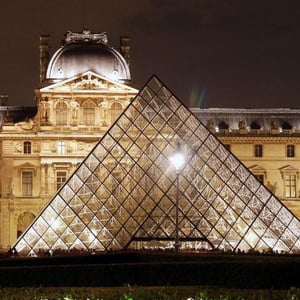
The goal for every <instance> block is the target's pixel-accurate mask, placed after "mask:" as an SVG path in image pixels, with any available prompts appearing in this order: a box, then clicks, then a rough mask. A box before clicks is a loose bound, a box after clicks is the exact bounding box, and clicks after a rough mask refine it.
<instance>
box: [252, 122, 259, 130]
mask: <svg viewBox="0 0 300 300" xmlns="http://www.w3.org/2000/svg"><path fill="white" fill-rule="evenodd" d="M260 128H261V127H260V125H259V124H258V123H257V122H256V121H253V122H252V123H251V124H250V129H254V130H259V129H260Z"/></svg>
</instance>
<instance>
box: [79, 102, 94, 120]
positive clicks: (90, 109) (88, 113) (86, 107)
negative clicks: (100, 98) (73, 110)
mask: <svg viewBox="0 0 300 300" xmlns="http://www.w3.org/2000/svg"><path fill="white" fill-rule="evenodd" d="M82 107H83V124H85V125H95V104H94V103H93V102H91V101H88V102H85V103H84V104H83V106H82Z"/></svg>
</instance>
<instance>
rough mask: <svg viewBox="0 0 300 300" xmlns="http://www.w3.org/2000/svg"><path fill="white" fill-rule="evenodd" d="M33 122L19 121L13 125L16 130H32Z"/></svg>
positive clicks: (27, 120)
mask: <svg viewBox="0 0 300 300" xmlns="http://www.w3.org/2000/svg"><path fill="white" fill-rule="evenodd" d="M34 125H35V124H34V121H33V120H32V119H31V118H29V119H26V120H25V121H21V122H18V123H16V124H15V127H16V128H19V129H22V130H32V129H33V127H34Z"/></svg>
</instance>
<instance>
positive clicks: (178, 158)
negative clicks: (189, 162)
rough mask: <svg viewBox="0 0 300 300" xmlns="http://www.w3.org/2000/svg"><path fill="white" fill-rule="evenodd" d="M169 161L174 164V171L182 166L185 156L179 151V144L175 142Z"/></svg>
mask: <svg viewBox="0 0 300 300" xmlns="http://www.w3.org/2000/svg"><path fill="white" fill-rule="evenodd" d="M170 161H171V163H172V164H173V165H174V166H175V168H176V171H178V170H180V169H181V168H182V166H183V165H184V162H185V158H184V155H183V154H182V152H181V147H180V144H177V148H176V150H175V152H174V154H173V156H171V157H170Z"/></svg>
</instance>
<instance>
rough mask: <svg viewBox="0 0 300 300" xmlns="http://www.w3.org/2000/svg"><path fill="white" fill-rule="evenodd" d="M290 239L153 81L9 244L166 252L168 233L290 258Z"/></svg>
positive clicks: (240, 169) (293, 243)
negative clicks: (179, 158)
mask: <svg viewBox="0 0 300 300" xmlns="http://www.w3.org/2000/svg"><path fill="white" fill-rule="evenodd" d="M179 143H180V145H181V149H182V152H183V154H184V156H185V164H184V166H183V167H182V169H181V171H180V173H179V174H178V173H177V172H176V170H175V169H174V167H173V166H172V165H171V164H170V157H171V156H172V154H173V153H174V151H175V149H176V147H177V145H178V144H179ZM177 175H178V181H177V179H176V178H177ZM177 184H178V185H177ZM177 188H178V189H177ZM176 200H178V205H176ZM176 215H177V216H176ZM176 218H177V220H176ZM299 233H300V222H299V220H298V219H297V218H296V217H295V216H294V215H293V214H292V213H291V212H290V211H289V210H288V209H287V208H286V207H285V206H284V205H283V204H282V203H281V202H280V201H279V200H278V199H277V198H276V197H275V196H274V195H273V194H272V193H271V192H270V191H269V190H268V189H267V188H266V187H265V186H264V185H262V184H261V183H260V182H259V181H258V180H257V179H256V178H255V177H254V175H252V173H251V172H250V171H249V170H248V169H247V168H246V167H245V166H244V165H243V164H242V163H241V162H240V161H239V160H238V159H237V158H236V157H235V156H234V155H233V154H232V153H230V152H229V151H228V150H227V149H226V148H225V147H224V145H223V144H222V143H221V142H220V141H219V140H218V139H217V138H216V137H215V136H214V135H213V134H212V133H210V132H209V131H208V130H207V128H206V127H205V126H204V125H203V124H202V123H201V122H200V121H199V120H198V119H197V118H196V117H195V116H194V115H193V114H192V113H191V112H190V111H189V109H187V108H186V107H185V106H184V105H183V104H182V103H181V102H180V101H179V100H178V99H176V97H175V96H174V95H173V94H172V93H171V92H170V91H169V90H168V89H167V88H166V87H165V86H164V85H163V83H162V82H160V81H159V79H158V78H157V77H155V76H153V77H152V78H151V79H150V80H149V81H148V83H147V84H146V85H145V87H144V88H143V89H142V90H141V91H140V93H139V94H138V95H137V96H136V97H135V99H134V100H133V101H132V103H131V104H130V105H129V106H128V107H127V109H126V110H125V111H124V112H123V113H122V115H121V116H120V117H119V118H118V119H117V120H116V122H115V123H114V124H113V125H112V127H111V128H110V129H109V130H108V132H107V133H106V134H105V135H104V136H103V137H102V138H101V140H100V141H99V142H98V143H97V145H96V146H95V147H94V148H93V150H92V151H91V152H90V153H89V155H88V156H87V157H86V158H85V159H84V161H83V162H82V163H81V165H80V166H79V167H78V168H77V170H76V171H75V172H74V174H73V175H72V176H71V177H70V178H69V179H68V181H67V182H66V183H65V184H64V186H63V187H62V188H61V189H60V190H59V191H58V192H57V194H56V195H55V196H54V198H53V199H52V200H51V201H50V202H49V204H48V205H47V206H46V207H45V208H44V209H43V210H42V212H41V213H40V215H39V216H37V218H36V219H35V220H34V221H33V223H32V224H31V226H30V227H29V228H28V229H27V230H26V231H25V232H24V233H23V235H22V236H21V237H20V238H19V239H18V241H17V242H16V244H15V245H14V247H13V248H14V249H15V250H16V251H17V252H18V253H19V254H22V255H37V254H38V252H39V251H55V250H57V249H61V250H63V251H69V250H72V249H84V250H91V249H93V250H95V251H107V250H120V249H158V248H159V249H167V248H173V247H174V244H175V242H174V240H175V237H176V235H177V237H178V239H179V242H180V248H181V250H184V249H189V250H191V249H196V250H197V249H202V248H205V249H220V250H232V251H237V250H238V249H240V250H241V251H248V250H250V249H254V250H258V251H263V250H266V249H272V250H276V251H284V252H288V253H295V252H297V251H299V248H300V241H299Z"/></svg>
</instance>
